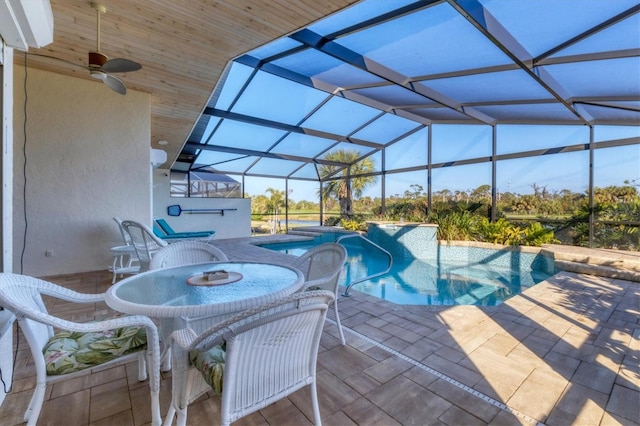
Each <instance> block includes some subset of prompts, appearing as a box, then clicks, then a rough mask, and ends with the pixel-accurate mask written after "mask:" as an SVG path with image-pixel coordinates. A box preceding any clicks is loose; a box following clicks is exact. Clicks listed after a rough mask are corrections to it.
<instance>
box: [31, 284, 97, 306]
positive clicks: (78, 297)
mask: <svg viewBox="0 0 640 426" xmlns="http://www.w3.org/2000/svg"><path fill="white" fill-rule="evenodd" d="M42 294H46V295H47V296H51V297H55V298H58V299H61V300H66V301H67V302H74V303H97V302H104V296H105V294H104V293H79V292H77V291H73V290H70V289H68V288H64V287H60V286H57V285H56V286H47V287H45V288H44V289H43V291H42Z"/></svg>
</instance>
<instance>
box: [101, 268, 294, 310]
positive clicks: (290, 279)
mask: <svg viewBox="0 0 640 426" xmlns="http://www.w3.org/2000/svg"><path fill="white" fill-rule="evenodd" d="M211 270H224V271H226V272H228V273H229V278H230V279H232V280H235V281H234V282H230V283H228V284H218V283H216V282H215V281H213V282H211V283H203V282H201V280H199V278H200V277H201V276H202V273H203V272H206V271H211ZM237 274H239V275H237ZM188 279H190V281H196V282H199V283H200V284H203V285H192V284H189V283H187V280H188ZM303 279H304V278H303V275H302V273H301V272H300V271H298V270H297V269H294V268H290V267H287V266H282V265H275V264H270V263H259V262H246V261H242V262H211V263H201V264H195V265H186V266H179V267H174V268H166V269H157V270H153V271H148V272H144V273H141V274H138V275H134V276H131V277H128V278H125V279H124V280H122V281H120V282H118V283H117V284H115V285H113V286H111V288H109V290H108V291H107V293H106V296H105V301H106V303H107V305H109V306H110V307H111V308H113V309H115V310H117V311H119V312H124V313H126V314H132V315H146V316H149V317H153V318H176V317H211V316H216V317H217V316H221V315H226V314H233V313H236V312H239V311H243V310H246V309H249V308H253V307H255V306H258V305H261V304H264V303H268V302H271V301H273V300H276V299H279V298H281V297H284V296H288V295H289V294H292V293H294V292H295V291H296V290H298V289H299V288H300V287H301V286H302V283H303Z"/></svg>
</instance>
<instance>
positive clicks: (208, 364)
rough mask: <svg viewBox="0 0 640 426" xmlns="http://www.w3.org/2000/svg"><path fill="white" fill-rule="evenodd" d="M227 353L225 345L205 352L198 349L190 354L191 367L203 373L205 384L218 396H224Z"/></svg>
mask: <svg viewBox="0 0 640 426" xmlns="http://www.w3.org/2000/svg"><path fill="white" fill-rule="evenodd" d="M225 353H226V352H225V348H224V345H216V346H214V347H213V348H211V349H209V350H208V351H205V352H200V351H199V350H197V349H194V350H192V351H190V352H189V361H191V365H193V366H194V367H196V368H197V369H198V370H199V371H200V372H201V373H202V375H203V376H204V380H205V382H207V383H208V384H209V386H211V389H213V392H214V393H215V394H216V395H222V378H223V377H224V357H225Z"/></svg>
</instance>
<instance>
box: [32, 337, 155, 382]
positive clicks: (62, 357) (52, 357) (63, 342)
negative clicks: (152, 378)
mask: <svg viewBox="0 0 640 426" xmlns="http://www.w3.org/2000/svg"><path fill="white" fill-rule="evenodd" d="M146 348H147V332H146V329H145V328H144V327H123V328H118V329H115V330H106V331H100V332H91V333H82V332H76V331H63V332H60V333H57V334H56V335H54V336H53V337H52V338H51V339H49V342H48V343H47V345H46V346H45V347H44V351H43V352H44V359H45V363H46V365H47V374H48V375H50V376H56V375H60V374H68V373H73V372H76V371H80V370H84V369H85V368H91V367H95V366H96V365H100V364H104V363H105V362H107V361H111V360H112V359H115V358H118V357H119V356H122V355H126V354H129V353H132V352H137V351H141V350H144V349H146Z"/></svg>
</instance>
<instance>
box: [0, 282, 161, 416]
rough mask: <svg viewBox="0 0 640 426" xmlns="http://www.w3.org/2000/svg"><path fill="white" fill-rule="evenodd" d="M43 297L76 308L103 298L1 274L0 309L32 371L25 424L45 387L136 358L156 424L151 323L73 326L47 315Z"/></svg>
mask: <svg viewBox="0 0 640 426" xmlns="http://www.w3.org/2000/svg"><path fill="white" fill-rule="evenodd" d="M42 296H50V297H54V298H56V299H59V300H64V301H67V302H73V303H78V304H82V303H98V302H102V301H104V294H85V293H78V292H76V291H73V290H70V289H67V288H64V287H61V286H59V285H56V284H53V283H50V282H47V281H43V280H40V279H37V278H33V277H29V276H25V275H18V274H10V273H0V305H1V306H3V307H4V308H5V309H8V310H9V311H10V312H13V314H14V315H15V316H16V318H17V319H18V325H19V326H20V329H21V330H22V333H23V334H24V336H25V339H26V341H27V343H28V345H29V348H30V349H31V356H32V358H33V361H34V364H35V369H36V386H35V390H34V392H33V396H32V397H31V401H30V402H29V406H28V407H27V411H26V412H25V415H24V421H25V422H27V425H28V426H32V425H35V424H36V423H37V421H38V417H39V416H40V411H41V409H42V404H43V402H44V397H45V391H46V388H47V384H49V383H54V382H57V381H61V380H65V379H68V378H72V377H75V376H78V375H81V374H86V373H89V372H91V371H92V369H93V368H94V367H98V366H99V367H101V368H103V367H104V366H107V365H115V364H120V363H124V362H129V361H132V360H135V359H136V358H137V360H138V379H139V380H140V381H143V380H146V379H147V372H148V377H149V387H150V392H151V417H152V423H153V424H154V425H159V424H160V423H161V421H162V419H161V417H160V403H159V392H160V343H159V337H158V329H157V328H156V326H155V324H154V323H153V322H152V321H151V319H149V318H147V317H145V316H124V317H117V318H113V319H108V320H103V321H96V322H87V323H78V322H73V321H69V320H66V319H63V318H59V317H56V316H53V315H51V314H49V313H48V311H47V308H46V306H45V304H44V301H43V299H42ZM54 329H55V331H56V333H54ZM4 350H9V348H4ZM147 367H148V368H147Z"/></svg>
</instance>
